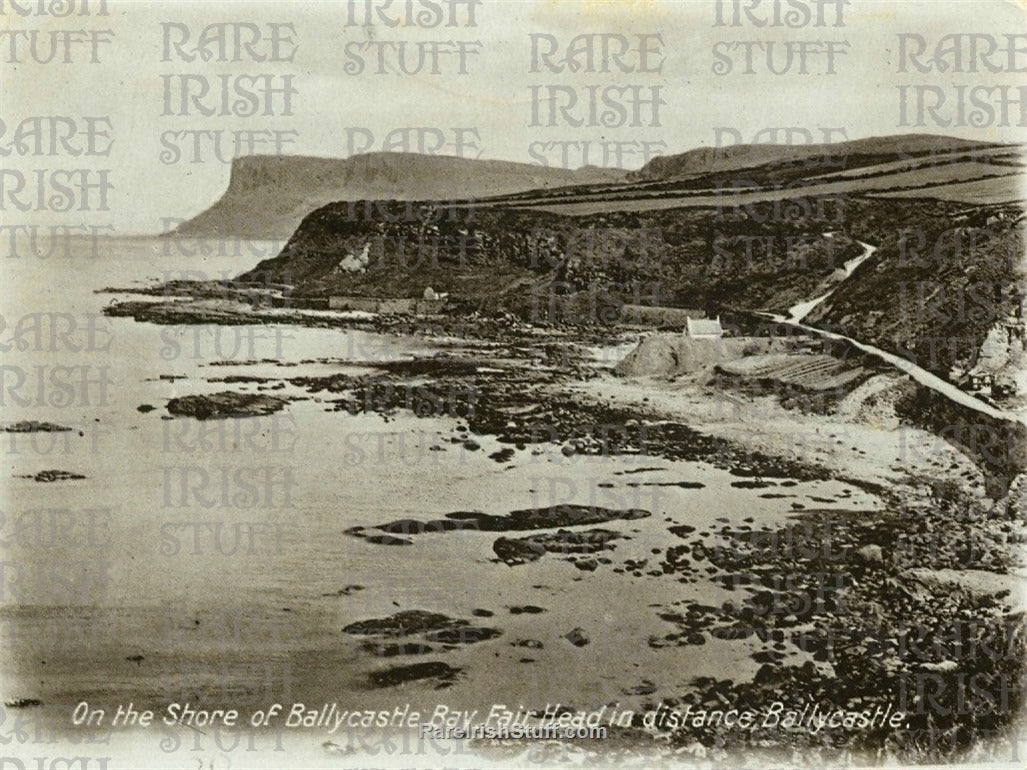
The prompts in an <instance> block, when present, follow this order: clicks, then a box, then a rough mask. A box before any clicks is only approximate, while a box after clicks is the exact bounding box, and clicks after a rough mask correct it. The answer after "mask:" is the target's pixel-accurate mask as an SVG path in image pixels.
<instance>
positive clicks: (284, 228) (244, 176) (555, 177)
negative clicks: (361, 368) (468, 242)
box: [175, 152, 623, 240]
mask: <svg viewBox="0 0 1027 770" xmlns="http://www.w3.org/2000/svg"><path fill="white" fill-rule="evenodd" d="M622 176H623V174H622V172H620V171H617V170H615V169H599V168H595V167H591V168H586V169H579V170H568V169H561V168H549V167H545V166H534V165H529V164H526V163H509V162H505V161H493V160H472V159H467V158H456V157H450V156H442V155H417V154H412V153H388V152H379V153H368V154H365V155H354V156H353V157H350V158H345V159H338V158H315V157H305V156H271V155H267V156H260V155H258V156H250V157H244V158H237V159H236V160H235V161H233V163H232V171H231V179H230V181H229V184H228V189H227V190H225V193H224V195H222V196H221V198H220V199H219V200H218V201H217V202H216V203H215V204H214V205H213V206H211V207H210V208H209V209H207V210H206V211H204V212H202V213H201V214H198V215H197V216H195V217H193V218H192V219H190V220H188V221H186V222H183V223H182V224H181V225H180V226H179V227H178V228H177V229H176V230H175V234H176V235H180V236H186V237H206V236H216V237H233V236H234V237H238V238H254V239H268V240H272V239H277V240H284V239H286V238H288V237H289V236H290V235H291V234H292V233H293V232H294V231H295V230H296V228H297V227H298V226H299V224H300V222H301V221H302V220H303V217H304V216H306V215H307V214H308V213H310V212H311V211H313V210H314V209H316V208H319V207H321V206H324V205H325V204H327V203H330V202H332V201H353V200H363V199H392V200H426V199H450V200H452V199H463V198H484V197H488V196H492V195H504V194H510V193H517V192H524V191H526V190H534V189H549V188H555V187H562V186H566V185H575V184H590V183H596V182H600V183H602V182H612V181H617V180H618V179H620V178H621V177H622Z"/></svg>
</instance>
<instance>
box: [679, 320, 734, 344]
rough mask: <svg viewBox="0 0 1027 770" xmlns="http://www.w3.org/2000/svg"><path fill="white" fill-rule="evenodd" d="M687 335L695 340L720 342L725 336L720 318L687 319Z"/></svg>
mask: <svg viewBox="0 0 1027 770" xmlns="http://www.w3.org/2000/svg"><path fill="white" fill-rule="evenodd" d="M685 323H686V326H685V333H686V334H687V335H688V336H689V337H690V338H692V339H694V340H719V339H720V338H721V337H723V336H724V327H722V326H721V325H720V316H717V317H716V319H709V318H691V317H689V318H687V319H685Z"/></svg>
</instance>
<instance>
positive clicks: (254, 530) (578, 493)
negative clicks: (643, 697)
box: [0, 239, 875, 725]
mask: <svg viewBox="0 0 1027 770" xmlns="http://www.w3.org/2000/svg"><path fill="white" fill-rule="evenodd" d="M75 248H77V249H78V251H77V252H75V253H73V254H72V255H71V257H70V258H50V259H39V258H28V257H26V258H21V259H9V260H8V261H7V264H5V265H4V272H5V274H6V276H7V279H8V283H9V286H11V287H13V290H8V291H5V292H4V308H3V317H4V319H5V323H6V327H5V329H4V331H3V334H2V335H0V340H2V341H3V343H4V344H5V345H7V346H9V350H7V352H5V354H4V359H5V365H6V366H7V369H6V370H5V378H6V379H5V382H4V385H5V390H4V396H3V397H4V402H3V415H4V416H3V421H4V423H5V424H7V423H13V422H16V421H18V420H41V421H50V422H54V423H58V424H62V425H67V426H70V427H72V428H73V429H74V431H73V432H71V433H58V434H10V433H5V434H0V436H2V440H3V452H4V454H3V460H4V479H3V506H2V509H3V511H4V512H5V518H4V519H3V520H2V522H0V523H2V529H0V537H2V539H3V542H4V555H5V561H4V572H3V576H2V583H0V631H2V635H3V640H4V646H5V649H6V650H7V651H8V654H7V655H5V656H4V659H3V662H2V664H0V666H2V685H0V688H2V697H3V700H5V701H6V700H10V699H15V698H33V699H38V700H41V701H42V702H43V706H42V711H41V713H43V714H46V715H47V717H48V718H51V719H52V720H53V721H54V723H55V724H58V725H67V724H68V723H69V720H70V715H71V714H72V712H73V710H74V708H75V706H76V705H77V704H79V703H81V702H83V701H87V702H89V703H90V705H91V706H93V707H102V708H107V709H109V710H110V711H111V712H113V709H114V707H115V706H116V704H118V703H124V702H128V701H132V702H133V703H134V704H135V706H136V707H138V708H142V707H149V708H154V709H158V710H160V709H163V708H164V707H165V706H166V704H168V703H170V702H175V701H178V702H185V701H191V702H192V703H194V704H198V703H203V704H205V705H207V706H209V707H210V706H235V707H239V708H262V707H266V706H267V705H268V704H270V703H273V702H286V703H288V702H297V701H302V702H304V703H311V704H321V703H323V702H335V701H337V702H339V703H340V706H346V705H347V704H348V705H349V706H350V707H354V708H356V707H359V708H385V707H388V708H391V707H394V706H396V705H400V704H405V703H408V702H409V703H414V704H420V707H421V708H423V709H425V710H428V711H431V710H432V709H433V708H434V707H435V706H436V705H437V704H438V703H440V702H445V703H448V704H451V705H454V706H460V707H466V708H478V709H484V710H486V711H487V709H488V708H489V707H490V706H491V705H492V704H495V703H503V704H508V705H511V706H517V705H525V706H528V707H530V708H533V707H541V706H544V705H545V704H546V703H564V704H570V705H574V706H577V707H579V708H596V707H599V706H601V705H602V704H606V703H612V702H620V703H622V704H625V705H626V704H629V703H631V702H633V701H637V700H638V698H637V697H635V696H630V695H629V694H628V690H629V689H630V688H632V687H636V686H638V685H640V684H643V683H644V682H646V681H648V682H650V683H654V684H655V685H656V687H657V688H658V692H657V693H656V694H655V695H653V696H650V697H651V698H656V699H659V697H661V696H663V695H671V694H673V693H674V692H675V691H678V690H679V689H680V688H681V687H682V686H684V685H685V683H687V682H688V681H689V680H691V679H692V678H693V677H695V676H697V675H700V674H703V673H709V672H717V673H719V675H723V673H724V672H725V671H727V670H734V671H736V672H737V675H739V676H743V675H746V674H747V673H751V672H750V671H749V668H750V667H751V666H752V665H753V664H752V662H751V661H750V660H749V659H748V658H747V657H746V656H745V655H743V654H742V653H741V652H740V651H738V650H736V649H735V648H734V647H732V646H730V645H729V644H727V643H721V642H720V641H718V640H715V639H713V640H711V641H710V642H709V643H708V644H706V645H703V646H693V647H676V646H672V647H668V648H662V649H654V648H652V647H650V646H649V645H648V643H647V642H648V640H649V638H650V637H651V636H654V635H656V636H659V635H666V634H667V633H669V632H671V631H672V630H673V627H672V626H670V625H668V624H667V623H665V622H664V621H662V620H660V619H659V617H658V616H657V612H658V611H659V609H658V608H661V607H668V606H671V605H673V604H676V603H681V604H686V603H688V602H689V601H703V602H705V603H713V604H719V603H720V602H721V601H723V600H724V599H726V598H730V594H729V593H728V592H726V591H723V590H722V589H719V588H717V587H715V586H713V585H712V584H709V583H706V582H705V581H699V582H698V583H690V584H687V585H686V584H679V583H676V582H674V581H673V580H672V579H666V578H661V577H658V576H656V575H649V574H648V570H652V568H653V567H655V566H656V565H657V564H658V561H659V559H660V557H659V556H657V555H656V554H655V553H654V549H660V550H662V549H665V548H667V547H668V545H670V544H673V540H674V538H673V536H672V535H670V534H669V533H668V532H667V527H668V526H670V525H671V524H674V523H691V524H693V525H696V526H702V525H709V524H712V522H713V520H714V519H715V518H716V517H720V516H723V517H728V518H730V519H733V520H740V519H741V518H743V517H746V516H750V515H753V514H756V515H758V516H760V517H764V518H781V517H784V516H786V515H787V514H788V502H789V501H786V500H766V499H758V498H757V497H756V495H757V492H758V490H745V489H737V488H734V487H731V486H730V482H731V481H732V477H730V476H729V475H728V474H727V473H725V472H723V471H720V470H717V469H714V468H712V467H710V466H708V465H706V464H704V463H670V462H665V461H662V460H658V459H653V458H638V457H624V458H619V457H614V458H576V459H568V458H565V457H563V456H562V454H561V453H560V452H559V451H558V448H553V449H546V450H545V451H544V452H542V453H541V454H539V453H533V452H532V451H531V449H532V448H531V447H529V448H528V449H527V450H525V451H520V452H518V453H517V454H516V456H515V457H514V458H513V460H511V461H509V462H506V463H502V464H500V463H497V462H495V461H493V460H491V459H489V458H488V455H489V454H490V453H491V452H493V451H495V450H496V449H497V448H498V447H499V445H498V444H497V443H496V442H495V441H494V440H493V439H492V438H491V437H477V439H478V441H479V443H480V444H481V447H482V449H481V451H467V450H464V449H463V448H462V447H460V446H459V445H456V444H451V443H448V442H447V439H448V438H449V437H450V436H451V435H452V433H453V430H454V428H455V427H456V425H457V421H456V420H451V419H446V418H438V419H415V418H414V417H412V416H404V415H402V414H401V415H398V416H396V417H395V418H394V419H391V420H389V421H385V420H383V419H382V418H380V417H379V416H377V415H359V416H356V415H352V414H349V413H347V412H344V411H343V412H335V411H329V409H330V405H327V404H325V403H323V402H321V400H320V399H319V398H311V397H309V396H308V394H306V393H305V392H304V391H302V390H301V389H299V388H295V387H293V386H292V385H288V384H287V385H286V387H285V388H283V389H281V390H275V391H269V392H271V393H272V394H284V395H288V396H302V397H305V399H304V400H298V401H295V402H293V403H291V404H290V405H289V406H288V407H287V408H286V410H285V411H284V412H282V413H280V415H279V416H277V417H276V418H271V417H264V418H255V419H250V420H228V421H215V422H212V423H211V422H208V423H200V422H197V421H195V420H192V419H188V418H177V419H174V420H165V419H162V416H166V415H167V412H166V409H165V404H166V403H167V401H168V399H170V398H172V397H175V396H180V395H186V394H191V393H204V392H216V391H219V390H224V389H233V390H241V391H245V392H256V389H257V388H258V385H259V383H255V382H243V383H235V384H231V385H226V384H225V383H219V382H210V381H209V380H210V379H211V378H218V377H226V376H232V375H249V376H262V377H272V378H285V377H296V376H300V375H309V374H324V373H327V372H330V371H345V370H347V368H349V367H352V371H359V370H360V364H361V362H367V361H373V360H378V359H381V358H383V357H391V358H396V357H410V356H414V355H423V354H428V353H430V352H432V350H433V344H432V342H431V341H429V340H425V339H415V338H402V337H398V336H388V335H375V334H369V333H365V332H361V331H338V330H318V329H306V328H298V327H290V326H284V325H283V326H277V327H276V326H254V327H210V326H189V327H170V326H157V325H153V324H148V323H136V322H135V321H133V320H131V319H124V318H114V319H106V318H102V317H100V316H99V313H100V311H101V309H102V308H103V307H104V306H105V305H106V304H108V303H109V302H111V301H112V299H114V297H112V296H111V295H109V294H101V293H96V290H97V289H99V288H102V287H105V286H120V287H126V286H131V285H147V284H149V283H151V282H153V281H155V280H160V279H162V278H174V277H178V273H177V271H181V270H189V271H193V275H192V277H203V275H200V274H197V271H199V272H200V273H202V274H204V275H206V276H207V277H224V276H230V275H235V274H237V273H238V272H240V271H242V270H244V269H246V268H249V267H251V266H252V265H253V264H254V263H255V262H256V261H257V260H258V259H259V258H261V256H260V254H261V250H262V248H265V247H262V245H261V244H252V245H247V246H246V248H244V249H242V252H243V253H241V254H239V255H236V256H231V257H226V256H211V257H207V258H203V257H197V256H188V255H186V254H183V253H182V251H181V250H180V249H178V248H171V249H169V248H168V245H167V243H166V242H164V241H159V240H147V239H126V240H112V241H109V242H107V243H105V244H104V245H103V246H102V248H101V249H100V255H99V258H92V256H91V255H90V253H89V252H90V251H91V250H92V244H90V243H89V242H86V241H83V242H82V243H80V244H78V245H77V246H76V247H75ZM265 255H266V254H265ZM50 314H62V315H59V316H51V315H50ZM90 323H93V324H94V325H95V328H96V332H95V333H94V334H93V342H92V343H90V333H89V331H88V329H89V324H90ZM33 324H35V325H36V326H35V327H33ZM72 324H73V325H74V328H72V326H71V325H72ZM32 328H38V330H39V337H38V338H37V337H36V336H35V334H34V333H33V332H30V329H32ZM51 332H54V334H56V336H51ZM60 332H64V336H63V337H61V336H60ZM19 341H20V342H19ZM90 347H92V348H93V349H88V348H90ZM97 348H100V349H97ZM264 358H270V359H274V362H273V363H262V364H258V365H253V364H249V363H246V361H248V360H250V359H257V360H260V359H264ZM315 358H331V359H336V360H337V361H336V362H333V363H302V362H304V361H309V360H310V359H315ZM225 361H227V362H228V365H223V366H222V365H215V364H216V363H221V362H225ZM61 367H63V368H61ZM162 376H164V377H165V378H164V379H161V377H162ZM83 382H84V383H85V384H83ZM55 383H58V384H64V383H70V384H67V385H63V387H61V386H58V385H56V384H55ZM141 405H151V406H153V407H155V408H154V409H153V410H152V411H149V412H142V411H139V409H138V407H140V406H141ZM79 432H81V434H82V435H79ZM436 443H438V444H440V445H441V446H443V447H444V448H445V451H428V447H429V446H431V445H432V444H436ZM643 466H644V467H656V468H659V469H660V470H656V471H649V472H647V473H645V474H637V473H632V474H629V475H623V471H626V470H632V471H637V470H638V469H639V468H640V467H643ZM50 469H55V470H63V471H70V472H73V473H76V474H81V475H83V476H85V477H86V478H85V479H81V480H67V481H56V482H53V483H40V482H37V481H34V480H32V479H29V478H21V476H25V475H32V474H36V473H38V472H40V471H43V470H50ZM643 478H644V479H645V480H646V481H665V480H670V481H682V480H691V481H701V482H702V483H703V484H705V487H704V488H702V489H680V488H675V487H669V488H668V487H638V486H629V483H630V482H635V481H638V480H640V479H643ZM600 485H602V486H600ZM846 489H848V497H847V499H844V505H845V507H848V508H853V507H858V506H866V507H871V506H873V505H874V504H875V503H874V501H872V500H870V499H868V498H867V497H866V496H865V495H863V494H862V493H861V492H860V491H859V490H857V489H852V488H847V487H845V485H842V484H840V483H835V482H824V483H801V484H799V485H798V486H796V487H794V488H793V489H792V490H791V491H792V492H794V493H795V494H797V495H798V496H799V498H800V499H801V497H802V496H803V495H818V496H820V497H821V498H823V497H825V496H831V495H835V496H837V495H838V494H840V493H842V492H843V491H844V490H846ZM559 502H574V503H580V504H594V505H602V506H607V507H641V508H646V509H648V510H650V511H651V512H652V514H653V515H652V516H651V517H650V518H647V519H643V520H639V521H633V522H612V523H611V524H610V525H608V526H609V527H610V528H613V529H617V530H620V531H623V532H625V533H627V534H629V535H630V539H627V540H624V541H621V542H620V543H619V544H618V546H617V550H616V551H615V561H616V562H622V561H624V560H626V559H637V560H643V559H649V560H651V561H650V563H649V567H648V568H647V571H645V572H643V574H642V576H641V577H635V576H631V575H630V574H628V575H618V574H614V573H613V572H612V570H611V569H610V568H609V567H606V568H601V569H599V570H598V571H596V572H591V573H585V572H582V571H580V570H578V569H576V568H574V567H573V566H572V565H570V564H568V563H567V562H565V561H563V560H559V559H557V558H554V557H546V558H543V559H542V560H540V561H539V562H537V563H534V564H529V565H524V566H520V567H516V568H509V567H507V566H506V565H503V564H501V563H498V562H496V561H495V560H494V555H493V552H492V542H493V540H494V538H495V535H490V534H487V533H474V532H464V533H450V534H446V535H425V536H422V537H418V538H415V543H414V545H412V546H405V547H388V546H380V545H374V544H370V543H367V542H364V541H362V540H359V539H355V538H353V537H349V536H347V535H345V534H344V530H346V529H347V528H349V527H352V526H354V525H360V524H376V523H381V522H384V521H389V520H392V519H396V518H402V517H411V518H422V519H427V518H434V517H438V516H440V515H443V514H445V513H448V512H451V511H459V510H481V511H486V512H489V513H494V514H502V513H506V512H508V511H510V510H513V509H516V508H525V507H531V506H534V505H550V504H555V503H559ZM657 571H658V570H657ZM528 604H530V605H536V606H539V607H542V608H544V610H545V612H543V613H541V614H512V613H511V612H510V610H509V608H510V607H516V606H519V605H528ZM400 609H425V610H432V611H437V612H444V613H446V614H449V615H453V616H457V617H461V618H471V617H472V616H471V613H472V610H475V609H486V610H488V611H490V612H492V613H494V615H493V616H492V617H489V618H481V619H478V620H477V621H476V622H479V623H481V624H485V625H492V626H495V627H497V628H500V629H502V631H503V635H502V636H501V637H499V638H498V639H496V640H493V641H488V642H483V643H480V644H476V645H469V646H467V647H466V648H464V649H459V650H449V651H436V652H435V653H434V654H430V655H425V656H416V657H403V658H398V659H397V658H390V659H382V658H377V657H375V656H373V655H371V654H370V653H368V652H367V651H365V650H363V649H361V647H360V640H359V639H357V638H355V637H352V636H350V635H347V634H345V633H343V632H342V631H341V629H342V627H343V626H345V625H346V624H348V623H351V622H353V621H355V620H361V619H366V618H369V617H379V616H383V615H388V614H392V613H394V612H396V611H398V610H400ZM573 628H581V629H583V630H584V632H585V633H586V634H587V635H588V636H589V638H590V639H591V643H590V644H589V645H587V646H585V647H580V648H579V647H575V646H573V645H571V644H570V643H569V642H567V640H566V639H564V638H563V636H564V634H566V633H567V632H568V631H570V630H571V629H573ZM524 639H532V640H536V641H538V642H541V645H542V646H541V648H536V649H531V650H527V649H526V648H525V647H523V646H518V645H515V644H513V643H514V642H516V641H518V640H524ZM526 653H530V654H526ZM421 660H441V661H445V662H447V663H449V664H450V665H452V666H454V667H458V668H460V669H461V675H460V677H459V678H458V679H457V681H456V682H455V683H454V684H453V685H452V687H450V688H449V689H447V690H444V691H436V690H434V689H433V687H432V685H425V684H421V685H418V684H407V685H403V686H400V687H391V688H384V689H376V688H373V687H372V686H371V685H370V683H369V681H368V674H369V672H372V671H375V670H380V669H383V668H385V667H387V666H390V665H397V664H401V663H402V664H405V663H412V662H417V661H421Z"/></svg>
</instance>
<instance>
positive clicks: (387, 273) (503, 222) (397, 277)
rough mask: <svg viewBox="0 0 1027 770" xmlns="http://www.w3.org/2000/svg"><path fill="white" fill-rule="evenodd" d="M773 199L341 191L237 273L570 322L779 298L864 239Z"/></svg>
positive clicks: (797, 294)
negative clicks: (658, 205)
mask: <svg viewBox="0 0 1027 770" xmlns="http://www.w3.org/2000/svg"><path fill="white" fill-rule="evenodd" d="M774 206H775V204H774V203H767V204H761V205H760V206H757V207H755V208H754V209H753V212H752V213H753V218H751V219H749V218H747V217H746V216H745V215H744V214H743V213H742V212H737V213H735V214H734V215H733V216H729V215H726V214H724V213H722V212H717V211H715V210H711V209H705V208H683V209H662V210H656V211H643V212H616V213H603V214H596V215H591V216H582V217H579V216H567V215H560V214H555V213H550V212H545V211H539V210H534V209H527V208H521V207H517V206H507V205H483V206H470V205H464V204H447V203H445V202H435V203H429V202H412V203H402V202H397V201H361V202H357V203H342V202H339V203H333V204H330V205H328V206H324V207H322V208H320V209H318V210H317V211H314V212H312V213H311V214H310V215H309V216H307V217H306V218H305V219H304V220H303V222H302V224H301V225H300V227H299V228H298V229H297V231H296V233H295V234H294V235H293V237H292V238H291V239H290V240H289V242H288V243H287V244H286V246H285V248H284V249H283V250H282V252H281V253H280V254H279V255H278V256H276V257H275V258H273V259H269V260H265V261H264V262H262V263H260V264H259V265H258V266H257V267H256V268H254V269H253V270H252V271H250V272H248V273H246V274H244V275H242V276H240V280H243V281H248V282H268V283H275V284H282V283H285V284H289V285H291V286H293V287H294V293H295V294H296V295H297V296H325V295H332V294H356V295H363V296H379V297H382V296H400V297H404V296H419V295H420V293H421V292H422V291H423V290H424V288H425V287H426V286H431V287H433V288H434V289H436V290H437V291H445V292H449V293H450V295H451V301H452V302H453V303H455V305H456V306H458V307H459V306H461V304H462V305H463V306H466V307H471V308H474V309H482V310H488V311H499V310H505V311H508V312H512V313H515V314H518V315H521V316H524V317H533V318H535V319H537V320H539V319H548V320H552V321H566V322H572V323H578V322H581V323H603V322H609V321H612V320H616V319H617V318H618V317H619V313H620V311H621V309H622V308H623V306H624V305H632V306H639V305H641V306H650V307H651V306H666V307H683V308H694V309H699V310H702V309H707V308H709V309H715V308H718V307H729V306H733V307H745V308H754V307H756V308H764V307H765V308H770V309H779V310H784V309H785V308H787V307H789V306H790V305H791V304H794V303H795V302H797V301H799V300H800V299H803V298H805V297H807V296H810V295H812V294H813V293H814V292H817V291H819V290H820V288H821V287H822V285H823V284H824V282H825V281H830V280H831V279H832V276H834V275H835V273H836V271H837V269H838V268H839V267H840V266H841V265H842V264H843V263H844V262H845V261H846V260H849V259H852V258H853V257H855V256H857V255H858V254H860V253H861V251H862V249H861V247H860V246H859V245H858V244H857V243H856V242H854V241H852V240H851V239H849V238H847V237H846V236H845V235H844V234H843V233H835V234H834V235H833V237H830V238H828V237H825V236H824V231H825V230H827V229H830V228H829V227H828V226H825V224H824V222H823V221H822V219H821V218H819V216H818V213H817V212H816V211H815V210H812V209H808V210H806V211H805V213H803V209H802V208H801V207H798V206H797V207H796V210H795V216H794V217H791V218H789V219H787V220H780V219H779V220H777V221H774V218H773V216H772V212H773V208H774ZM786 243H789V244H791V246H792V250H791V254H789V253H787V252H786V251H785V249H784V244H786ZM711 244H712V245H713V247H714V250H713V251H712V252H711V248H710V247H711Z"/></svg>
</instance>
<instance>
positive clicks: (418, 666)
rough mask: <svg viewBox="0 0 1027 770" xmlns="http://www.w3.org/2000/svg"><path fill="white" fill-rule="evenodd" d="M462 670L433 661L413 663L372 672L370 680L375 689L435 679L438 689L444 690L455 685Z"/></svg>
mask: <svg viewBox="0 0 1027 770" xmlns="http://www.w3.org/2000/svg"><path fill="white" fill-rule="evenodd" d="M461 670H462V669H460V668H456V667H454V666H450V665H448V664H446V663H443V662H441V661H437V660H432V661H426V662H424V663H413V664H411V665H409V666H393V667H392V668H386V669H383V670H381V671H372V672H371V674H370V675H369V677H368V678H369V679H370V680H371V684H372V685H373V686H374V687H395V686H396V685H400V684H404V683H405V682H419V681H423V680H425V679H434V680H436V689H442V688H444V687H449V686H450V685H451V684H453V682H454V681H456V678H457V676H458V675H459V674H460V671H461Z"/></svg>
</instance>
